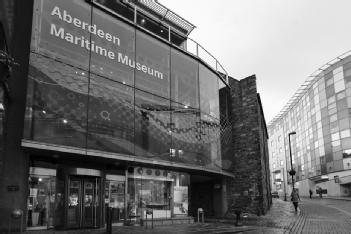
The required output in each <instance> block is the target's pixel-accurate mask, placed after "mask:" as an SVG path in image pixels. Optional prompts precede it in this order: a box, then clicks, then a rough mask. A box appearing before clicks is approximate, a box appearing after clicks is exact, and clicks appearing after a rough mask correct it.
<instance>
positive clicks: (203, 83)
mask: <svg viewBox="0 0 351 234" xmlns="http://www.w3.org/2000/svg"><path fill="white" fill-rule="evenodd" d="M199 71H200V72H199V79H200V110H201V112H202V113H205V114H208V115H210V116H213V117H215V118H217V119H219V96H218V79H219V78H218V77H217V75H215V74H214V73H213V72H212V71H211V70H210V69H208V68H207V67H205V66H204V65H202V64H200V67H199Z"/></svg>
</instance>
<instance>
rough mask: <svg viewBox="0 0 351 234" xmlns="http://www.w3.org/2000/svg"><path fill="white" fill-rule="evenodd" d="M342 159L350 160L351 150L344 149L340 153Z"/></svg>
mask: <svg viewBox="0 0 351 234" xmlns="http://www.w3.org/2000/svg"><path fill="white" fill-rule="evenodd" d="M342 157H343V158H351V149H346V150H344V151H343V152H342Z"/></svg>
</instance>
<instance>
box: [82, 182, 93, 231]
mask: <svg viewBox="0 0 351 234" xmlns="http://www.w3.org/2000/svg"><path fill="white" fill-rule="evenodd" d="M94 187H95V183H94V181H91V180H88V181H84V194H83V222H84V224H83V225H84V226H86V227H91V226H93V222H94V195H95V193H94Z"/></svg>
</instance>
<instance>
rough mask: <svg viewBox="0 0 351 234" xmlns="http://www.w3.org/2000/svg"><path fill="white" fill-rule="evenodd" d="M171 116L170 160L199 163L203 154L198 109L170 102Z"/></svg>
mask: <svg viewBox="0 0 351 234" xmlns="http://www.w3.org/2000/svg"><path fill="white" fill-rule="evenodd" d="M171 118H172V124H171V127H172V132H171V135H172V147H171V148H172V154H171V156H172V160H174V161H179V162H184V163H190V164H199V162H200V161H201V158H202V156H203V155H202V154H201V153H202V150H201V149H202V145H201V142H200V139H201V132H200V113H199V110H198V109H193V108H191V107H188V106H184V105H182V104H178V103H174V102H172V116H171Z"/></svg>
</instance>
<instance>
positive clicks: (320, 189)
mask: <svg viewBox="0 0 351 234" xmlns="http://www.w3.org/2000/svg"><path fill="white" fill-rule="evenodd" d="M318 191H319V198H321V199H322V197H323V196H322V188H321V187H319V189H318Z"/></svg>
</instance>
